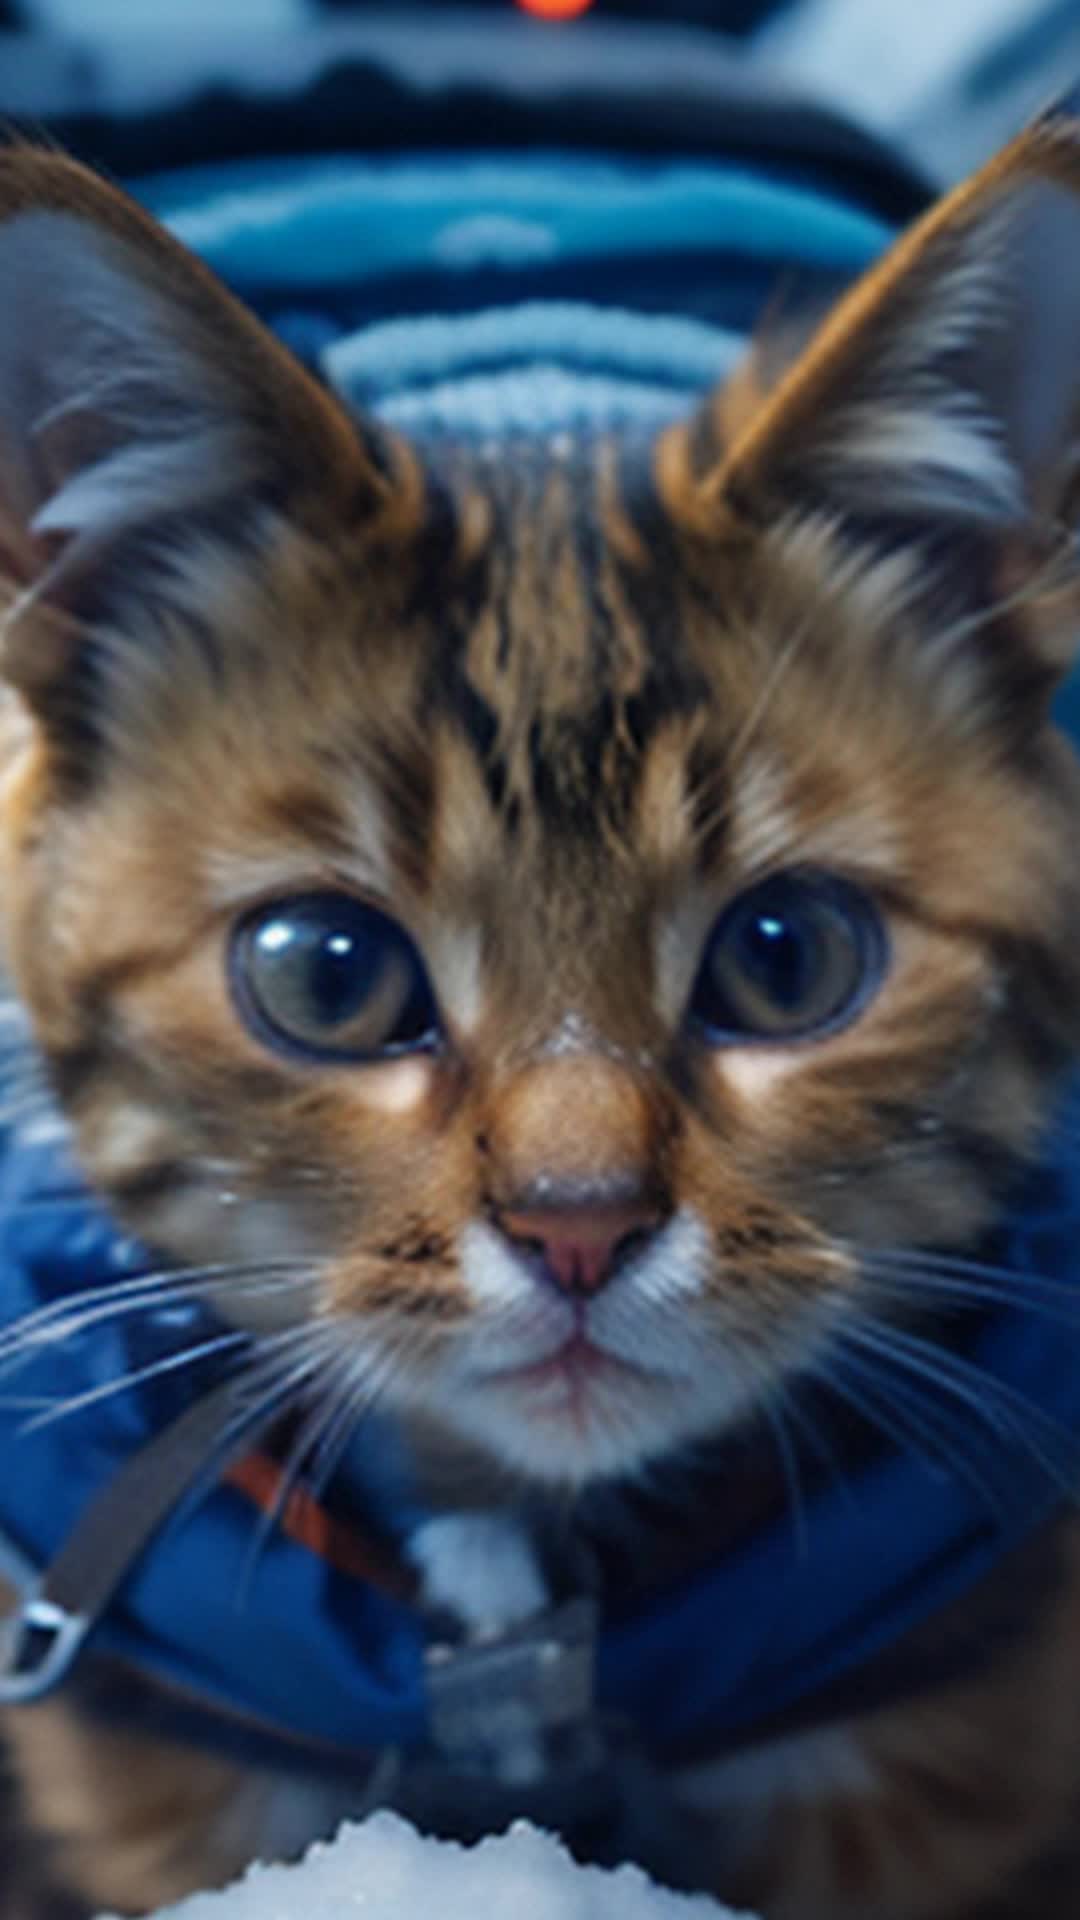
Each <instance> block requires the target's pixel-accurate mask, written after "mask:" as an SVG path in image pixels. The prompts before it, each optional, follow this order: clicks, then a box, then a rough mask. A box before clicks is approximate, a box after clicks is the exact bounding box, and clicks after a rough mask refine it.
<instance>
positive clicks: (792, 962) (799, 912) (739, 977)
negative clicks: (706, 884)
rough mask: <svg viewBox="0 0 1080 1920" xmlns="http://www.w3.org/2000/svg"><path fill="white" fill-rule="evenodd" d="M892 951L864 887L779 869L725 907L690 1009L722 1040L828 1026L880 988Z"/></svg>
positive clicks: (711, 1036)
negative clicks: (888, 946)
mask: <svg viewBox="0 0 1080 1920" xmlns="http://www.w3.org/2000/svg"><path fill="white" fill-rule="evenodd" d="M887 957H888V949H887V942H886V937H885V929H884V927H883V925H882V923H881V918H880V915H879V914H878V911H877V909H876V907H875V906H874V905H873V903H872V901H871V900H870V899H869V898H868V897H867V895H866V894H864V893H862V892H861V891H860V890H859V888H857V887H853V886H851V885H850V884H849V883H848V882H847V881H845V880H839V879H837V878H835V877H834V876H832V875H829V874H814V873H781V874H775V875H773V876H772V877H771V878H770V879H768V880H763V881H762V882H761V883H760V884H759V885H758V886H756V887H751V888H749V889H748V890H747V892H746V893H743V894H740V896H739V897H738V899H737V900H734V901H733V902H732V904H731V905H730V906H729V907H727V908H726V909H725V910H724V912H723V913H722V914H721V915H720V918H719V920H718V921H717V923H716V925H715V927H714V928H713V930H712V933H711V934H710V935H709V939H708V942H707V944H706V947H705V952H704V955H703V957H702V962H701V968H700V971H699V973H698V977H697V980H696V982H695V985H694V991H693V995H692V997H691V1001H690V1017H691V1019H692V1020H693V1021H694V1022H695V1023H696V1025H697V1026H698V1027H699V1028H700V1029H701V1030H702V1031H703V1032H704V1035H705V1038H706V1039H707V1040H709V1041H710V1042H711V1043H712V1044H714V1045H720V1046H722V1045H724V1044H726V1043H735V1042H738V1041H745V1040H762V1041H766V1040H792V1039H802V1038H806V1037H808V1036H809V1035H811V1034H821V1033H827V1032H831V1031H833V1030H834V1029H835V1028H837V1027H841V1026H844V1025H846V1024H847V1022H848V1021H849V1020H853V1019H854V1018H855V1016H856V1014H857V1013H859V1012H860V1011H861V1009H862V1007H863V1006H864V1005H865V1003H866V1001H867V1000H868V999H869V998H870V996H871V995H872V994H873V993H874V992H875V991H876V989H877V987H878V986H879V985H880V982H881V979H882V977H883V975H884V972H885V968H886V963H887Z"/></svg>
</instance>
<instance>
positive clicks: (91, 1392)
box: [8, 1333, 247, 1434]
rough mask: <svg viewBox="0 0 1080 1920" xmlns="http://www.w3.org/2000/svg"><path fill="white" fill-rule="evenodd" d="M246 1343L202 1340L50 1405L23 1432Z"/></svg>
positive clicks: (227, 1337) (222, 1337) (224, 1337)
mask: <svg viewBox="0 0 1080 1920" xmlns="http://www.w3.org/2000/svg"><path fill="white" fill-rule="evenodd" d="M246 1344H247V1335H245V1334H242V1333H221V1334H216V1335H215V1337H214V1338H213V1339H212V1340H200V1341H198V1342H197V1343H196V1345H195V1346H193V1347H186V1348H184V1349H182V1350H181V1351H179V1352H177V1353H167V1354H164V1355H162V1356H161V1357H160V1358H159V1359H157V1360H153V1361H151V1362H149V1363H148V1364H147V1365H146V1366H144V1367H134V1368H132V1370H131V1371H130V1372H129V1373H124V1374H120V1375H119V1376H118V1377H117V1378H116V1379H115V1380H106V1381H105V1382H103V1383H102V1384H101V1385H99V1386H96V1387H90V1388H88V1389H87V1391H86V1392H85V1393H76V1394H72V1395H71V1396H70V1398H68V1399H67V1400H61V1401H58V1402H55V1403H50V1404H49V1405H48V1406H46V1407H45V1408H44V1409H43V1410H42V1412H40V1413H37V1414H35V1415H34V1416H33V1418H32V1419H30V1420H27V1421H26V1422H25V1424H24V1425H23V1427H22V1429H21V1431H22V1432H23V1433H26V1434H32V1433H38V1432H40V1431H41V1429H42V1428H43V1427H51V1426H53V1425H54V1424H55V1422H56V1421H57V1420H67V1419H70V1417H71V1415H72V1414H76V1413H81V1412H83V1411H84V1410H85V1409H86V1408H87V1407H92V1406H97V1405H98V1404H99V1403H100V1402H101V1401H103V1400H111V1399H113V1398H114V1397H115V1395H116V1394H118V1393H123V1392H124V1390H125V1389H126V1388H128V1387H139V1386H143V1385H144V1384H145V1383H146V1382H148V1381H150V1380H157V1379H160V1378H161V1376H162V1375H164V1374H168V1373H178V1372H179V1371H180V1370H181V1368H183V1367H190V1366H193V1365H194V1363H195V1362H196V1361H197V1360H206V1359H209V1358H210V1357H211V1355H213V1354H216V1353H230V1352H234V1351H235V1349H236V1348H237V1347H240V1346H244V1345H246ZM8 1404H9V1405H10V1404H11V1403H10V1402H9V1403H8ZM16 1404H18V1403H16Z"/></svg>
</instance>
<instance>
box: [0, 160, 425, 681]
mask: <svg viewBox="0 0 1080 1920" xmlns="http://www.w3.org/2000/svg"><path fill="white" fill-rule="evenodd" d="M0 285H2V286H3V287H4V289H5V299H4V303H3V308H2V310H0V578H3V579H4V580H5V581H6V583H7V584H6V594H7V598H8V600H9V602H10V601H11V599H12V598H13V596H17V598H16V608H17V610H18V611H19V612H21V613H24V614H25V613H26V612H28V611H29V612H32V613H35V614H37V615H41V616H49V617H51V622H52V628H53V633H54V639H55V641H56V646H57V648H59V647H60V641H59V638H58V636H59V635H60V634H61V633H62V632H63V631H64V630H65V628H66V629H68V630H70V626H71V622H70V619H66V618H65V614H68V615H70V613H71V612H73V611H74V612H76V613H77V612H78V611H79V609H80V606H81V603H82V602H83V600H84V599H85V598H87V597H89V598H91V599H92V600H95V601H96V600H97V599H98V597H99V592H98V590H99V588H100V586H101V583H102V579H103V576H104V575H105V574H106V573H107V571H108V568H109V566H110V564H111V563H112V562H113V561H115V560H117V559H118V558H119V556H120V553H121V551H122V550H126V548H127V547H128V546H129V544H130V536H132V535H143V534H145V533H146V532H147V531H154V530H158V529H160V530H161V532H162V534H163V537H165V538H167V535H168V529H169V527H170V525H175V524H176V522H177V520H178V517H179V516H182V515H184V514H186V513H191V512H197V513H198V514H200V515H202V516H204V517H205V516H207V515H212V516H214V518H215V523H218V522H220V524H221V525H222V526H223V527H224V528H225V529H226V530H228V527H229V525H230V523H231V522H236V523H240V522H242V520H243V516H244V514H245V512H246V511H247V510H248V509H249V508H250V506H251V505H252V504H253V503H256V502H257V503H259V504H262V505H266V504H275V505H277V506H279V507H281V508H282V509H286V510H287V508H288V506H289V504H290V502H292V501H294V500H295V499H297V498H298V497H299V496H300V495H301V494H302V493H304V491H305V490H307V491H308V492H310V493H313V494H314V495H315V496H316V497H318V498H327V497H329V498H330V499H336V500H338V501H339V502H340V503H341V505H342V507H343V509H345V510H346V511H348V512H349V513H350V514H351V516H352V517H354V518H360V517H363V516H367V517H369V518H370V517H372V516H377V515H378V514H379V513H380V511H383V510H385V509H386V508H387V506H388V503H389V499H390V496H391V494H392V493H393V491H394V487H395V482H394V479H393V478H392V472H391V470H392V465H393V463H392V461H391V460H387V459H382V458H380V456H379V455H378V454H377V452H376V450H375V442H374V441H373V440H372V439H371V438H365V437H364V436H362V434H361V432H360V431H358V430H357V428H356V427H355V426H354V425H353V423H352V422H351V421H350V420H349V419H348V418H347V417H346V415H345V413H344V412H343V410H342V409H341V408H339V407H338V406H337V405H336V404H335V403H334V402H333V401H332V400H331V399H330V398H329V397H328V396H327V395H325V394H324V393H323V392H322V390H321V389H320V388H319V386H318V385H317V383H316V382H315V381H314V380H312V379H310V378H309V377H308V375H307V374H306V373H305V372H304V371H303V369H302V368H301V367H300V366H299V365H298V364H297V363H296V362H295V361H294V360H293V359H292V357H291V356H290V355H289V354H288V353H287V352H286V351H285V350H284V348H282V347H281V346H279V345H278V344H277V342H275V341H274V339H273V338H272V336H271V335H270V334H269V333H267V332H266V330H265V329H264V328H263V327H262V326H261V325H260V324H259V322H258V321H257V320H256V319H255V318H254V317H253V316H252V315H251V314H250V313H248V311H247V310H246V309H245V308H244V307H242V306H241V304H240V303H239V302H238V301H237V300H235V299H234V298H233V297H232V296H231V295H230V294H229V293H227V292H226V290H225V289H224V287H222V286H221V285H220V284H219V283H218V281H217V280H216V279H215V278H214V276H213V275H212V274H211V273H210V272H209V271H208V270H207V269H206V268H204V267H203V266H202V265H201V264H200V263H199V262H198V261H197V260H195V259H194V258H192V256H191V255H189V254H188V253H187V252H186V250H185V249H184V248H183V247H181V246H180V245H179V244H178V243H177V242H176V241H174V240H172V239H171V238H170V236H169V235H168V234H167V233H166V232H165V231H164V229H163V228H161V227H160V226H159V225H158V224H157V223H156V222H155V221H154V220H152V219H151V218H150V217H149V216H148V215H147V214H145V213H143V212H142V211H141V210H140V209H139V208H138V207H137V206H136V205H135V204H134V202H132V201H130V200H128V199H127V198H126V196H124V195H123V194H121V193H119V192H118V191H116V190H115V189H114V188H112V187H110V186H108V185H106V184H105V183H104V182H103V181H101V180H99V179H98V178H97V177H96V176H94V175H93V174H91V173H88V172H87V171H86V170H85V169H83V168H82V167H80V166H77V165H76V164H75V163H74V162H72V161H70V160H67V159H65V158H64V157H62V156H60V155H57V154H54V153H47V152H40V151H37V150H33V149H28V148H15V149H12V150H9V151H7V152H5V153H3V154H0ZM7 624H8V634H7V647H6V655H5V658H4V662H3V664H4V669H5V671H6V672H7V673H8V675H9V677H12V678H14V679H16V680H20V681H25V683H26V685H27V690H29V688H30V686H31V685H32V684H37V685H40V684H41V683H42V681H43V680H45V679H47V677H48V675H49V672H50V671H51V670H52V669H51V666H50V660H49V653H50V649H49V645H48V643H47V641H46V640H44V639H43V637H42V631H41V629H42V626H43V624H44V625H46V626H47V625H48V624H49V618H45V619H44V621H43V619H42V618H37V619H34V620H33V621H24V620H23V619H21V618H20V619H12V618H9V620H8V623H7ZM30 625H33V626H34V627H35V628H36V629H37V630H36V632H35V633H34V635H33V643H32V645H31V644H30V642H29V640H28V639H27V638H26V636H24V635H23V633H22V632H21V630H22V629H23V628H24V626H30Z"/></svg>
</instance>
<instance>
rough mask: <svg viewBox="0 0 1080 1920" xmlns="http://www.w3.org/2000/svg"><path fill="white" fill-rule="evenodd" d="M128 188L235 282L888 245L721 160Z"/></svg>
mask: <svg viewBox="0 0 1080 1920" xmlns="http://www.w3.org/2000/svg"><path fill="white" fill-rule="evenodd" d="M136 191H137V192H139V193H140V195H141V197H142V198H143V199H144V200H145V202H146V204H147V205H148V206H149V207H150V208H151V209H152V210H153V211H154V212H155V213H157V214H158V216H159V217H160V218H162V219H164V220H165V221H166V223H167V224H168V225H169V226H170V227H171V228H172V230H173V232H174V233H175V234H177V236H178V237H179V238H180V239H181V240H183V241H184V242H185V244H186V245H187V246H189V247H191V248H192V249H193V251H194V252H196V253H199V254H201V255H202V256H203V258H204V259H205V260H207V261H208V262H209V263H210V265H211V266H212V267H214V268H215V269H216V271H217V272H218V273H220V274H221V275H222V276H223V278H224V279H226V280H229V281H231V282H232V283H233V284H235V285H242V284H248V285H260V284H262V285H265V284H272V285H275V286H279V287H280V286H284V285H292V286H294V287H299V288H302V289H303V290H304V291H305V292H307V291H309V290H310V289H311V288H313V287H316V288H317V287H319V286H328V285H330V286H333V285H340V284H341V283H342V281H346V282H349V283H351V284H354V283H355V282H357V281H359V280H370V279H374V278H377V277H381V276H385V275H387V274H393V273H399V272H402V271H406V270H415V269H418V268H423V267H432V268H436V269H437V270H438V271H439V272H443V273H450V274H452V273H455V272H463V271H470V270H474V269H476V268H478V267H489V268H492V269H495V270H498V269H499V268H506V267H520V266H523V265H530V266H531V265H536V264H538V263H542V264H550V263H552V262H553V261H556V260H568V259H569V260H575V259H576V260H579V261H581V262H582V263H583V264H585V266H586V269H587V270H588V268H590V267H593V266H594V265H595V263H596V261H597V260H598V259H603V258H604V257H605V256H607V255H610V254H615V253H618V254H625V253H628V252H632V251H634V250H636V249H642V250H646V251H647V252H648V253H649V254H650V255H651V256H652V257H653V258H654V259H655V260H658V261H659V262H660V264H661V267H662V262H663V257H664V255H666V254H670V253H674V252H676V251H679V250H681V249H685V248H693V249H699V248H700V249H707V250H708V251H710V252H712V253H717V252H722V251H732V252H740V253H748V254H752V255H754V256H756V257H757V258H759V259H762V260H765V261H767V262H769V263H770V265H772V264H774V263H775V262H776V261H777V260H792V261H801V262H802V263H803V264H804V265H806V266H816V267H833V268H839V269H841V270H846V271H848V272H855V271H857V270H858V268H859V267H861V266H863V265H864V264H865V263H866V261H867V260H869V259H871V258H872V257H873V255H874V254H875V253H876V252H878V251H879V250H880V248H881V247H882V246H883V244H884V243H885V241H886V240H887V238H888V237H889V234H888V228H887V227H886V226H885V225H884V223H883V222H882V221H880V220H876V219H875V218H874V217H873V216H872V215H870V214H868V213H865V212H863V211H862V210H861V209H859V208H856V207H849V206H846V205H844V204H843V202H837V201H836V200H832V199H829V198H827V197H826V196H825V195H824V194H822V193H820V192H817V191H815V190H814V189H813V188H812V187H808V186H804V185H800V184H799V183H797V182H791V181H788V180H784V179H781V178H776V179H770V178H764V177H761V176H759V175H756V174H751V173H748V172H745V171H741V170H739V169H738V168H734V167H730V166H726V167H723V166H719V165H717V166H704V165H702V164H700V163H697V162H694V163H692V162H689V161H684V162H680V161H678V160H677V159H675V160H665V161H663V162H662V163H653V164H652V165H646V164H644V163H643V162H640V161H638V162H634V163H630V162H619V161H617V160H614V159H612V160H607V159H590V158H588V157H585V156H581V155H569V154H566V155H559V154H550V155H544V154H539V155H535V154H534V155H529V156H528V157H523V156H522V155H520V154H513V153H507V154H497V155H494V156H491V157H485V158H483V159H472V158H464V159H463V158H462V157H461V156H460V155H456V154H443V155H437V156H435V157H430V156H424V157H419V156H418V157H417V158H415V159H412V160H410V159H409V158H407V157H406V158H402V159H395V160H394V161H393V162H391V163H385V162H384V163H380V162H378V161H369V160H362V159H341V160H317V161H308V162H287V161H286V162H282V161H277V162H270V161H261V162H255V163H251V164H248V165H245V164H243V163H239V162H238V163H234V164H232V165H229V166H222V167H212V168H208V167H201V168H193V169H191V170H190V171H185V172H183V173H174V174H172V175H170V176H169V177H168V179H167V180H165V181H164V182H162V181H159V180H157V179H154V180H150V181H147V182H144V183H143V184H142V185H141V187H137V188H136Z"/></svg>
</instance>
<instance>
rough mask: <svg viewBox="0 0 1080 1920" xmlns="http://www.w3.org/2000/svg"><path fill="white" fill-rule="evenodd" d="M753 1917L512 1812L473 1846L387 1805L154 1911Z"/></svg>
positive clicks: (270, 1918)
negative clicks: (584, 1860)
mask: <svg viewBox="0 0 1080 1920" xmlns="http://www.w3.org/2000/svg"><path fill="white" fill-rule="evenodd" d="M420 1914H437V1915H438V1916H439V1920H477V1915H478V1914H482V1915H483V1916H484V1920H751V1916H749V1915H743V1916H738V1915H735V1914H733V1913H732V1912H731V1910H730V1908H727V1907H720V1906H718V1905H717V1904H716V1902H715V1901H713V1900H709V1899H707V1898H706V1896H705V1895H704V1894H694V1895H687V1894H676V1893H667V1892H664V1891H663V1890H662V1889H661V1888H659V1887H655V1886H653V1884H652V1883H651V1881H649V1880H648V1879H647V1878H646V1876H645V1875H644V1874H643V1873H642V1872H640V1870H639V1869H638V1868H637V1867H619V1868H617V1869H616V1870H615V1871H614V1872H608V1871H606V1870H604V1869H602V1868H599V1867H579V1866H577V1865H576V1864H575V1862H574V1861H573V1860H572V1859H571V1858H570V1855H569V1854H568V1853H567V1851H566V1849H565V1847H563V1846H562V1845H561V1843H560V1842H559V1841H558V1840H555V1839H553V1838H552V1837H551V1835H550V1834H546V1833H540V1832H539V1831H538V1830H537V1829H536V1828H535V1827H531V1826H529V1825H528V1824H527V1823H526V1822H525V1821H518V1822H517V1823H516V1824H515V1825H514V1826H513V1827H511V1828H510V1830H509V1832H508V1833H505V1834H502V1835H498V1836H496V1837H493V1838H491V1839H488V1840H482V1841H481V1842H480V1843H479V1845H478V1846H475V1847H463V1846H459V1845H458V1844H457V1843H456V1842H453V1841H445V1840H428V1839H423V1838H421V1836H420V1835H419V1834H418V1833H417V1832H416V1830H415V1828H413V1827H411V1826H410V1825H409V1824H408V1822H407V1821H405V1820H401V1819H399V1818H398V1816H397V1815H396V1814H393V1813H377V1814H374V1815H372V1817H371V1819H369V1820H366V1821H364V1823H363V1824H362V1825H361V1826H346V1827H343V1828H342V1830H341V1832H340V1833H339V1835H338V1837H337V1839H336V1840H334V1841H331V1842H329V1843H324V1844H320V1845H319V1846H316V1847H313V1848H312V1850H311V1852H310V1853H309V1854H308V1856H307V1858H306V1859H305V1860H303V1861H301V1862H300V1864H299V1865H297V1866H285V1867H282V1866H277V1867H266V1866H254V1867H251V1868H249V1870H248V1872H247V1873H246V1875H245V1876H244V1878H243V1880H241V1881H239V1882H238V1883H237V1885H236V1886H235V1887H232V1888H231V1889H229V1890H228V1891H227V1892H225V1893H200V1894H196V1895H195V1898H194V1899H192V1900H185V1901H184V1902H183V1903H182V1904H181V1905H180V1906H178V1907H170V1908H169V1909H168V1912H167V1913H162V1914H160V1915H159V1916H158V1920H417V1916H418V1915H420Z"/></svg>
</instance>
